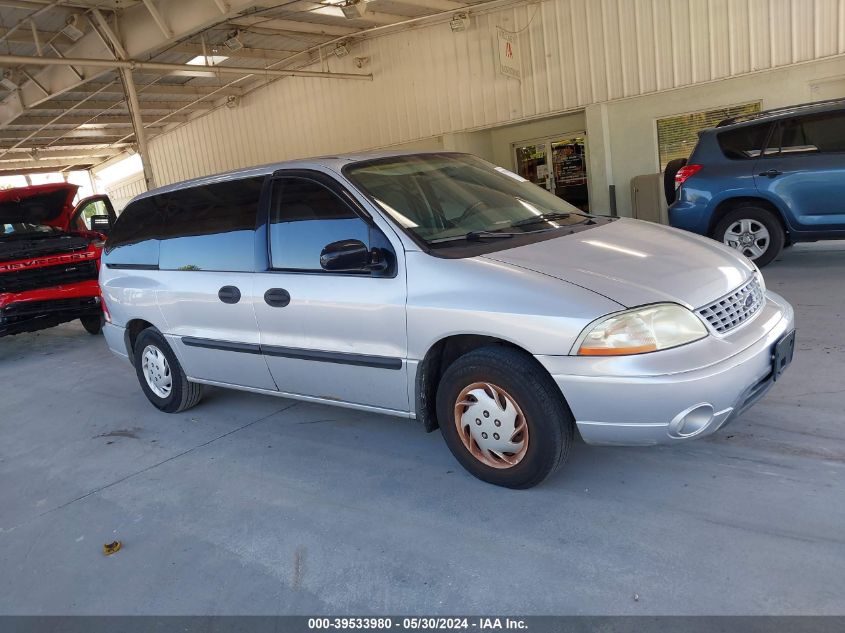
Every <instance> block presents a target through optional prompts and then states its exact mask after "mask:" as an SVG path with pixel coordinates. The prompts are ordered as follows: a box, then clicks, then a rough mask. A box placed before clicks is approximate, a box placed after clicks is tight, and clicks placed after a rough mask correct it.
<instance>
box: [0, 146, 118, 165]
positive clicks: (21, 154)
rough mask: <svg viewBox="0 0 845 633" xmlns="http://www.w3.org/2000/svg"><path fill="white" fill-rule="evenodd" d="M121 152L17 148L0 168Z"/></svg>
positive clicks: (0, 163) (103, 155)
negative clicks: (17, 163) (13, 164)
mask: <svg viewBox="0 0 845 633" xmlns="http://www.w3.org/2000/svg"><path fill="white" fill-rule="evenodd" d="M121 152H123V150H122V149H119V148H110V147H96V148H86V147H84V146H83V147H79V148H73V149H67V148H65V149H59V150H54V149H53V148H52V147H49V148H45V149H39V150H32V149H28V148H27V149H23V148H17V149H14V150H12V151H11V152H10V153H9V154H8V155H7V156H6V157H5V158H2V159H0V166H2V165H4V164H8V163H10V162H15V161H23V160H24V159H26V160H67V159H72V158H90V157H92V156H100V157H106V156H113V155H117V154H120V153H121Z"/></svg>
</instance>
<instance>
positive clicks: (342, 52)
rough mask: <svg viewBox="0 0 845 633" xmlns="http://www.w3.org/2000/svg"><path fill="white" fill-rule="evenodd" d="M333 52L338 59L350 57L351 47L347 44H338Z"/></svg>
mask: <svg viewBox="0 0 845 633" xmlns="http://www.w3.org/2000/svg"><path fill="white" fill-rule="evenodd" d="M332 52H333V53H334V54H335V55H337V56H338V57H346V56H347V55H349V47H348V46H346V44H338V45H337V46H335V47H334V50H333V51H332Z"/></svg>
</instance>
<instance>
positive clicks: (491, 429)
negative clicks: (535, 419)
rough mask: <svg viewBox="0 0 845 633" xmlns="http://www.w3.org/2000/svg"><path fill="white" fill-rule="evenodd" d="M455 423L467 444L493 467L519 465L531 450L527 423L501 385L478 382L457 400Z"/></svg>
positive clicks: (466, 446) (463, 391)
mask: <svg viewBox="0 0 845 633" xmlns="http://www.w3.org/2000/svg"><path fill="white" fill-rule="evenodd" d="M455 425H456V426H457V429H458V435H459V436H460V438H461V441H462V442H463V444H464V447H465V448H466V449H467V450H468V451H469V452H470V454H471V455H472V456H473V457H475V458H476V459H477V460H478V461H480V462H481V463H483V464H486V465H487V466H491V467H493V468H511V467H512V466H516V465H517V464H518V463H519V462H520V461H522V458H523V457H525V452H526V451H527V450H528V424H527V423H526V421H525V416H524V415H523V414H522V409H520V408H519V405H518V404H516V401H515V400H514V399H513V398H512V397H511V396H510V395H509V394H508V393H507V392H506V391H505V390H504V389H502V388H501V387H497V386H496V385H493V384H491V383H489V382H475V383H472V384H471V385H468V386H466V387H464V389H463V390H462V391H461V393H460V394H459V395H458V398H457V401H456V402H455Z"/></svg>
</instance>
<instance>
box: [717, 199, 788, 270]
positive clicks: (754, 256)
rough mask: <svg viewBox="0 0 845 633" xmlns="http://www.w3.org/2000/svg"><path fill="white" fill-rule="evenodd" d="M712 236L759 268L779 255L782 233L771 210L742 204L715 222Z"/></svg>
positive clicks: (778, 222) (782, 242)
mask: <svg viewBox="0 0 845 633" xmlns="http://www.w3.org/2000/svg"><path fill="white" fill-rule="evenodd" d="M713 237H714V238H716V239H717V240H719V241H720V242H723V243H724V244H727V245H728V246H730V247H731V248H733V249H735V250H737V251H739V252H740V253H742V254H743V255H745V256H746V257H747V258H748V259H750V260H751V261H753V262H754V263H755V264H757V266H759V267H761V268H762V267H763V266H765V265H766V264H768V263H769V262H771V261H772V260H773V259H774V258H775V257H777V256H778V254H780V252H781V250H782V249H783V244H784V242H785V241H786V234H785V233H784V230H783V226H781V223H780V221H779V220H778V219H777V218H776V217H775V216H774V215H773V214H772V212H771V211H768V210H767V209H763V208H761V207H754V206H744V207H739V208H737V209H734V210H733V211H731V212H730V213H728V214H727V215H726V216H725V217H724V218H722V220H721V221H720V222H719V224H717V225H716V230H715V231H714V234H713Z"/></svg>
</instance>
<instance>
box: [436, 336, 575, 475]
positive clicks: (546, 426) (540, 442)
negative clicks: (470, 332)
mask: <svg viewBox="0 0 845 633" xmlns="http://www.w3.org/2000/svg"><path fill="white" fill-rule="evenodd" d="M437 417H438V421H439V424H440V430H441V433H442V434H443V438H444V439H445V440H446V445H447V446H448V447H449V450H451V451H452V454H453V455H454V456H455V458H456V459H457V460H458V461H459V462H460V463H461V465H462V466H463V467H464V468H465V469H466V470H468V471H469V472H470V473H471V474H472V475H474V476H475V477H478V478H479V479H481V480H483V481H486V482H488V483H492V484H495V485H497V486H505V487H507V488H531V487H532V486H536V485H537V484H539V483H541V482H542V481H543V480H544V479H546V478H547V477H548V476H549V475H551V474H552V473H553V472H554V471H555V470H556V469H557V468H558V467H559V466H560V465H561V464H562V463H563V462H564V461H565V460H566V457H567V455H568V453H569V449H570V447H571V445H572V442H573V437H574V428H575V424H574V420H573V418H572V414H571V413H570V411H569V407H567V405H566V402H565V401H564V400H563V396H562V395H561V393H560V390H559V389H558V387H557V385H556V384H555V383H554V382H553V381H552V379H551V377H550V376H549V375H548V374H546V373H545V372H544V371H543V369H542V367H539V366H538V365H537V362H536V360H534V359H533V358H531V357H530V356H529V355H528V354H525V353H524V352H521V351H519V350H516V349H511V348H508V347H493V346H491V347H483V348H480V349H477V350H474V351H472V352H469V353H467V354H465V355H464V356H461V357H460V358H458V359H457V360H456V361H455V362H453V363H452V364H451V365H450V366H449V368H448V369H447V370H446V372H445V373H444V374H443V377H442V378H441V380H440V383H439V385H438V388H437Z"/></svg>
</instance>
